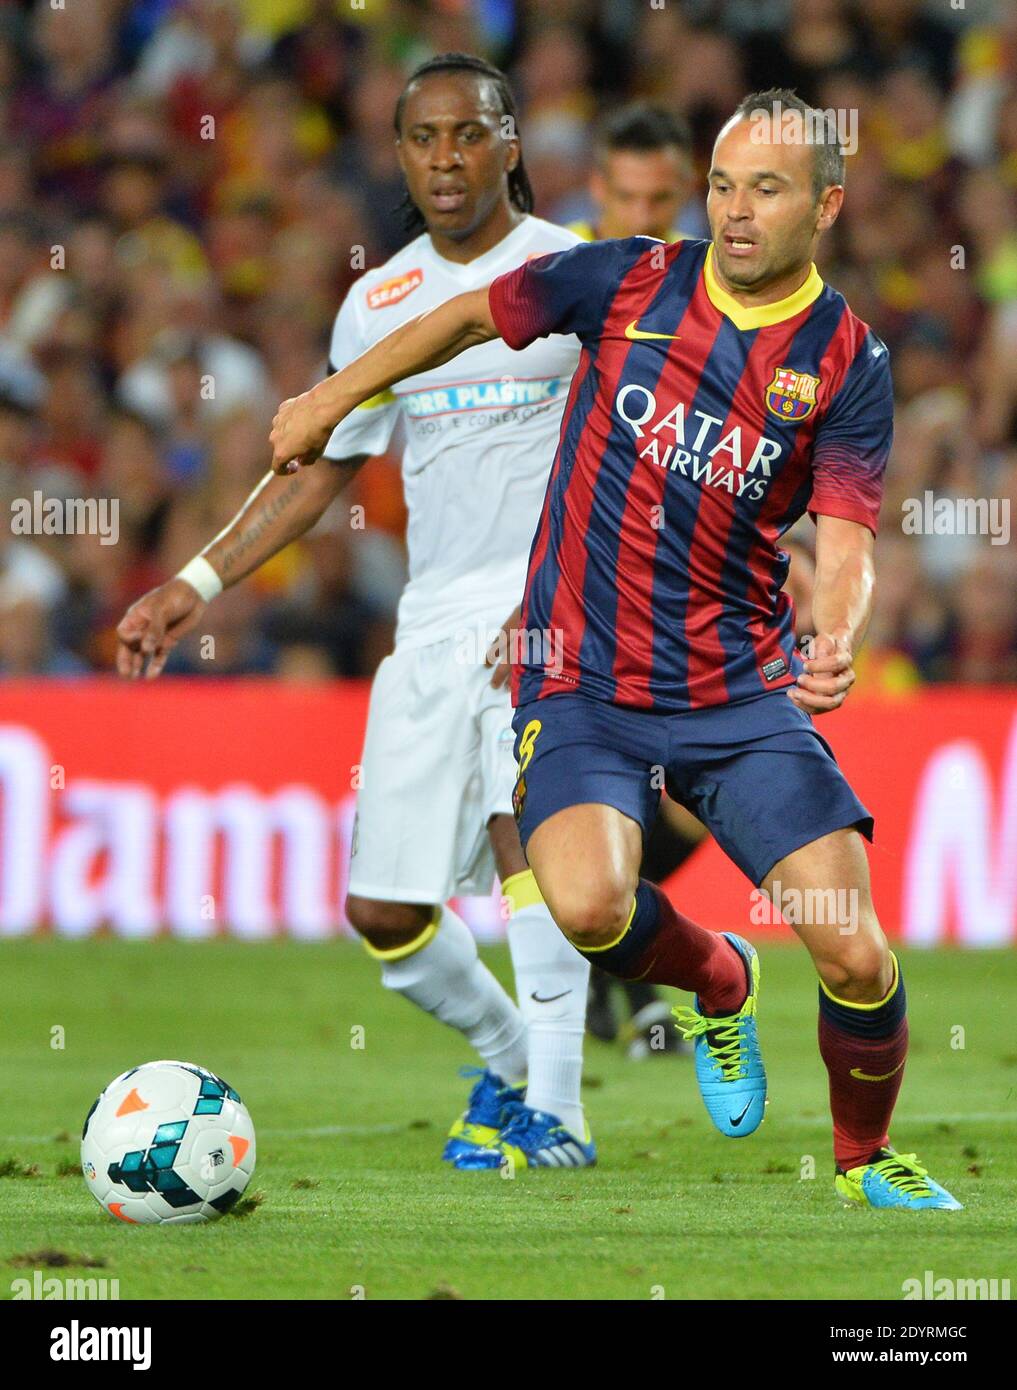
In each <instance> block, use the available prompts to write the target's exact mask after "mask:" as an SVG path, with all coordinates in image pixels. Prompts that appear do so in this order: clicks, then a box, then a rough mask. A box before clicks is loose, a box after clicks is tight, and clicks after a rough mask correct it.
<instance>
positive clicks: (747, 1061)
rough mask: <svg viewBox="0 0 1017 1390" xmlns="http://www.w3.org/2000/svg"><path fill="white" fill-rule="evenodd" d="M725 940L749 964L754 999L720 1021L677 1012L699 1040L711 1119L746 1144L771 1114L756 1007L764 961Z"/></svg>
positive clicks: (737, 940)
mask: <svg viewBox="0 0 1017 1390" xmlns="http://www.w3.org/2000/svg"><path fill="white" fill-rule="evenodd" d="M723 935H724V936H725V937H726V938H727V940H728V941H729V942H730V943H731V945H732V946H733V947H734V949H735V950H736V951H737V952H738V954H739V955H740V956H741V958H742V960H743V961H744V962H745V978H746V984H747V985H748V994H747V995H746V997H745V1003H744V1004H743V1005H742V1006H741V1008H740V1009H739V1010H738V1012H737V1013H736V1014H730V1015H728V1016H726V1017H717V1018H714V1017H712V1016H709V1015H704V1014H702V1013H701V1012H700V1004H699V996H698V995H696V997H695V999H694V1000H693V1007H692V1008H689V1007H688V1006H687V1005H686V1006H683V1007H681V1008H677V1009H675V1010H673V1012H674V1016H675V1019H676V1020H677V1024H678V1030H679V1032H680V1033H681V1035H682V1037H683V1038H686V1039H688V1040H689V1041H692V1040H695V1046H696V1080H697V1081H698V1082H699V1092H700V1095H701V1096H702V1097H703V1104H704V1105H705V1106H706V1110H707V1113H708V1114H709V1116H710V1119H711V1120H712V1121H713V1123H714V1124H715V1125H716V1126H717V1128H718V1129H719V1130H720V1132H721V1134H726V1135H727V1136H728V1138H729V1139H743V1138H745V1136H746V1135H748V1134H751V1133H752V1132H753V1130H756V1129H758V1128H759V1126H760V1124H761V1123H762V1120H763V1114H764V1112H765V1109H766V1070H765V1068H764V1066H763V1058H762V1055H761V1053H760V1051H759V1034H758V1030H757V1028H756V1004H757V1001H758V998H759V957H758V955H757V954H756V951H755V948H754V947H752V946H751V945H750V944H749V942H747V941H746V940H744V938H743V937H740V936H736V935H735V934H734V932H728V931H726V932H724V933H723Z"/></svg>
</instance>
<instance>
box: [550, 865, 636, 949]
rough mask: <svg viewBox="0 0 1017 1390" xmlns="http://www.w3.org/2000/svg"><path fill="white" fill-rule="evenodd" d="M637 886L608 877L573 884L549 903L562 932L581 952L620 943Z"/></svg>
mask: <svg viewBox="0 0 1017 1390" xmlns="http://www.w3.org/2000/svg"><path fill="white" fill-rule="evenodd" d="M633 892H634V885H630V884H627V883H623V882H622V881H621V880H617V879H614V878H612V877H609V876H604V877H602V878H593V879H589V880H587V881H586V882H585V883H578V882H574V883H571V884H570V885H569V887H568V889H567V890H566V891H564V892H563V893H562V894H560V895H559V896H558V897H557V898H555V899H554V901H553V902H552V903H550V904H549V905H550V907H551V912H552V915H553V917H554V919H555V921H556V922H557V923H558V925H559V927H560V928H561V930H562V931H563V932H564V933H565V935H566V936H567V937H568V939H569V940H570V941H571V942H572V943H573V945H575V946H578V947H579V949H580V950H583V949H588V948H589V947H591V946H606V945H608V944H609V943H610V942H612V941H615V940H617V938H618V937H619V936H620V935H621V933H622V932H623V931H624V929H625V924H626V922H627V921H628V919H629V914H630V913H631V911H632V894H633Z"/></svg>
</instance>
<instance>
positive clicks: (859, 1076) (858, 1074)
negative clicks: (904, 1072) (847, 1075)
mask: <svg viewBox="0 0 1017 1390" xmlns="http://www.w3.org/2000/svg"><path fill="white" fill-rule="evenodd" d="M906 1060H907V1059H906V1058H905V1061H906ZM903 1065H904V1062H898V1063H897V1065H896V1066H895V1067H894V1069H893V1071H888V1072H885V1073H884V1074H883V1075H882V1076H870V1075H869V1073H868V1072H867V1071H862V1069H861V1067H852V1068H851V1075H852V1076H853V1077H854V1078H855V1080H856V1081H889V1080H890V1077H891V1076H895V1075H896V1074H897V1072H899V1071H900V1069H901V1067H902V1066H903Z"/></svg>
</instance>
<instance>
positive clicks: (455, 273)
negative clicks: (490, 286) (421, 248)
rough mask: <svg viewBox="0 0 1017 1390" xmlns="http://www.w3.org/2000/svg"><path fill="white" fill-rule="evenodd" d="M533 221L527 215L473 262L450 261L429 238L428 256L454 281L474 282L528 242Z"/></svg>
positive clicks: (425, 234)
mask: <svg viewBox="0 0 1017 1390" xmlns="http://www.w3.org/2000/svg"><path fill="white" fill-rule="evenodd" d="M532 223H533V219H532V217H531V216H530V215H529V214H526V215H525V216H524V217H523V219H522V221H521V222H519V223H518V224H517V225H516V226H515V227H513V228H512V230H511V231H510V232H508V233H507V234H506V235H505V236H503V237H502V239H501V241H496V242H495V243H494V245H493V246H489V247H488V248H487V250H486V251H485V252H484V253H483V255H481V256H475V257H474V258H473V260H472V261H450V260H449V259H448V258H447V257H446V256H442V255H441V254H440V253H439V252H438V251H436V250H435V249H434V242H433V241H432V240H431V238H430V237H429V236H428V235H427V233H426V232H425V233H424V236H425V237H427V254H428V255H430V256H432V257H433V258H434V260H435V261H436V262H437V264H438V265H439V266H441V268H442V270H443V271H444V272H445V274H446V275H450V276H451V277H452V278H453V279H454V280H473V279H476V277H477V276H478V275H480V276H482V277H483V274H484V272H485V270H486V268H487V267H488V266H491V265H493V264H495V263H497V262H498V261H500V260H501V259H502V257H507V256H509V255H510V254H511V253H512V252H513V251H514V250H515V247H516V245H517V243H518V242H521V241H526V240H527V239H528V238H529V235H530V230H531V227H532Z"/></svg>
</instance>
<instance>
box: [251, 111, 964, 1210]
mask: <svg viewBox="0 0 1017 1390" xmlns="http://www.w3.org/2000/svg"><path fill="white" fill-rule="evenodd" d="M833 124H834V123H833V121H832V120H831V119H830V118H829V117H827V116H824V114H823V113H822V112H817V111H812V110H810V108H808V107H807V106H805V104H804V103H803V102H802V101H801V100H800V99H799V98H798V97H797V96H796V95H795V94H794V93H792V92H789V91H780V90H778V91H769V92H765V93H755V94H753V95H752V96H750V97H748V98H746V100H745V101H744V102H743V103H742V104H741V105H740V106H739V108H738V110H737V111H736V112H735V113H734V115H733V116H732V117H731V118H730V120H729V121H728V122H727V123H726V124H725V126H724V127H723V128H722V130H721V132H720V134H719V136H718V138H717V142H716V144H715V147H714V152H713V163H712V167H711V170H710V176H709V194H708V203H707V207H708V213H709V218H710V228H711V239H710V241H709V242H705V241H703V242H699V241H682V242H679V243H677V244H676V245H674V246H664V245H662V244H660V243H654V242H650V241H646V240H643V239H641V238H632V239H629V240H622V241H609V242H597V243H592V244H590V245H585V246H580V247H577V248H575V249H574V250H572V251H566V252H563V253H560V254H559V255H556V256H549V257H547V258H545V259H543V260H538V261H531V262H529V263H528V264H526V265H525V266H523V267H521V268H520V269H519V270H517V271H513V272H511V273H510V274H508V275H505V276H501V277H499V278H498V279H497V280H495V281H494V282H493V284H492V285H491V286H490V287H489V290H488V293H487V294H486V295H485V294H483V293H475V294H472V295H463V296H460V297H459V298H457V299H454V300H452V301H450V302H449V303H448V304H446V305H445V306H443V308H442V309H440V310H436V311H435V312H434V313H433V314H429V315H426V316H424V317H423V318H420V319H418V320H417V321H416V322H414V323H410V324H407V325H406V327H405V328H404V329H402V330H401V331H400V332H398V333H395V334H393V335H392V336H391V337H390V338H389V339H387V341H386V342H385V343H384V344H383V345H382V346H381V347H380V348H378V349H375V350H374V351H372V352H369V353H367V354H365V355H364V356H363V357H362V358H361V359H360V360H359V361H357V362H355V363H353V364H351V366H350V367H349V368H348V369H347V370H346V371H345V372H340V373H339V374H338V375H337V376H334V377H332V378H330V379H329V380H328V381H326V382H324V383H321V384H320V386H319V387H317V388H316V389H315V390H314V391H312V392H311V393H309V394H308V395H305V396H303V397H300V398H297V399H296V400H294V401H289V402H284V403H283V405H282V406H281V407H280V410H279V413H278V414H277V416H276V420H275V424H274V428H273V436H272V438H273V444H274V459H273V466H274V467H275V468H277V469H279V470H280V471H285V470H287V469H295V468H296V467H297V466H298V463H299V462H313V460H314V458H315V457H316V456H317V454H318V453H319V452H320V450H321V448H322V447H323V445H324V443H325V442H326V440H327V438H328V435H329V432H330V430H331V428H332V427H333V425H334V423H335V421H336V420H337V419H340V418H342V417H343V416H345V415H346V413H347V412H348V411H349V410H351V409H354V408H355V407H356V405H357V403H358V402H359V401H361V400H363V399H365V398H366V397H369V396H371V395H373V394H374V393H375V392H376V391H378V390H380V389H383V388H384V387H385V386H387V385H389V384H390V383H391V382H393V381H398V380H400V379H401V378H402V377H403V376H405V375H406V374H407V373H409V372H411V371H418V370H420V369H421V368H422V367H424V366H425V365H431V364H435V363H438V362H446V361H448V360H449V359H450V358H452V357H453V356H455V355H456V354H457V353H458V352H460V351H462V350H463V348H465V347H467V346H469V345H471V344H474V343H478V342H485V341H487V340H488V339H489V338H490V337H492V336H495V335H497V336H500V337H502V338H504V339H505V341H506V342H508V343H509V344H510V345H511V346H513V347H517V348H519V347H522V346H523V345H524V344H526V343H529V342H532V341H534V339H536V338H538V337H541V336H542V335H545V334H554V333H575V334H576V335H577V336H578V337H579V340H580V342H581V343H582V345H583V352H582V357H581V360H580V365H579V368H578V370H577V372H576V374H575V376H574V378H573V381H572V387H571V391H570V394H569V402H568V405H567V407H566V412H565V417H564V420H563V424H562V431H561V436H560V441H559V446H558V451H557V454H556V457H555V462H554V467H553V470H552V474H551V480H550V483H549V486H548V493H547V497H546V500H545V503H544V509H543V513H542V516H541V520H540V524H539V526H538V528H537V532H536V535H535V537H534V541H533V546H532V549H531V554H530V565H529V571H528V576H527V582H526V589H525V593H524V598H523V607H522V625H523V629H524V630H525V631H528V632H530V633H532V632H534V631H535V632H536V633H537V634H538V635H539V634H542V633H554V634H561V639H562V640H561V649H560V651H559V652H558V659H557V660H556V661H555V662H554V663H553V664H552V663H550V662H548V661H547V660H546V659H543V649H542V644H541V643H540V642H539V641H538V642H536V643H532V642H531V643H529V644H528V650H526V651H525V652H523V653H521V659H520V661H519V662H518V663H517V665H516V667H515V668H514V670H513V696H514V700H515V703H516V715H515V721H514V723H515V729H516V735H517V739H516V750H517V756H518V759H519V767H520V775H519V780H518V782H517V785H516V814H517V819H518V822H519V826H520V831H521V834H522V838H523V843H524V846H525V848H526V852H527V857H528V859H529V863H530V865H531V867H532V869H533V870H534V873H535V874H536V878H537V882H538V883H539V885H540V888H541V891H542V893H543V895H544V899H545V901H546V902H547V903H548V905H549V906H550V908H551V911H552V914H553V915H554V918H555V920H556V921H557V923H558V925H559V927H560V928H561V929H562V931H563V933H564V934H565V935H566V936H567V937H568V938H569V940H570V941H572V942H573V943H574V944H575V945H576V946H577V948H578V949H579V950H580V951H582V952H583V953H584V954H585V955H587V956H588V957H589V959H591V960H596V961H597V963H598V964H600V965H601V966H602V967H603V968H605V969H607V970H609V971H610V972H611V973H613V974H616V975H618V976H619V977H621V978H623V979H624V978H633V977H636V978H641V979H647V980H650V981H653V982H658V983H661V984H668V985H674V986H677V987H678V988H681V989H688V990H692V991H694V992H695V996H696V997H695V1001H694V1004H693V1006H692V1007H691V1008H685V1009H682V1010H679V1011H678V1014H679V1025H680V1026H681V1027H682V1029H683V1032H684V1033H685V1035H686V1036H687V1037H690V1038H694V1039H695V1041H696V1071H697V1077H698V1079H699V1084H700V1091H701V1093H702V1096H703V1099H704V1102H705V1104H706V1108H707V1110H708V1112H709V1114H710V1116H711V1118H712V1120H713V1122H714V1123H715V1124H716V1125H717V1127H718V1128H719V1129H720V1130H721V1132H722V1133H724V1134H727V1135H730V1136H731V1137H735V1138H737V1137H740V1136H743V1135H747V1134H749V1133H751V1132H752V1131H753V1130H754V1129H755V1128H756V1127H757V1126H758V1125H759V1123H760V1121H761V1120H762V1118H763V1113H764V1105H765V1100H766V1075H765V1071H764V1068H763V1063H762V1058H761V1054H760V1050H759V1039H758V1032H757V1004H758V998H759V963H758V957H757V956H756V953H755V951H754V950H753V948H752V947H751V945H750V944H749V943H748V942H747V941H745V940H744V939H743V938H742V937H740V936H738V935H736V934H734V933H726V932H725V933H722V934H717V933H714V932H712V931H709V930H706V929H705V928H703V927H701V926H699V925H697V924H696V923H694V922H692V921H690V920H688V919H687V918H686V917H684V916H683V915H682V914H681V913H679V912H678V911H676V909H675V908H674V907H673V906H672V905H671V903H670V902H669V900H668V899H667V898H666V897H665V896H664V895H663V894H662V893H661V892H660V891H659V889H657V888H655V887H654V886H653V885H652V884H650V883H648V882H646V881H645V880H642V881H640V879H639V877H638V873H639V863H640V858H641V855H642V837H643V832H644V830H645V828H646V827H647V826H648V825H649V823H650V821H651V819H652V817H653V815H654V814H655V811H656V806H657V801H658V798H659V788H660V783H661V780H663V781H664V782H665V784H666V785H667V787H668V790H669V791H670V792H671V793H672V795H674V796H675V797H676V798H677V799H679V800H681V801H683V802H684V803H685V804H686V805H688V806H690V807H691V809H693V810H694V811H695V812H696V814H697V815H698V816H699V817H700V819H702V820H703V821H704V823H705V824H706V825H707V827H708V828H709V829H710V831H711V832H712V833H713V835H714V837H715V838H716V839H717V841H718V842H719V843H720V845H721V846H722V847H723V849H724V850H725V851H726V853H727V854H728V855H729V857H730V858H731V859H732V860H733V861H734V863H735V864H737V865H738V867H739V868H740V869H742V871H743V872H744V873H745V874H746V875H747V877H748V878H749V880H750V882H751V883H753V884H754V885H758V886H759V887H761V888H762V889H763V890H764V891H766V892H768V893H769V894H770V895H771V896H773V895H774V894H775V893H776V892H777V889H778V885H779V887H780V901H781V904H782V905H784V904H785V903H786V902H787V901H789V900H790V901H793V902H797V903H798V904H801V905H802V906H803V910H802V911H801V912H800V913H799V914H798V915H797V920H795V921H794V923H793V925H794V926H795V929H796V931H797V932H798V935H799V936H800V938H801V939H802V941H803V942H804V943H805V945H806V947H807V948H808V950H809V952H810V954H811V956H812V959H813V963H814V965H815V967H816V971H817V973H818V975H819V1046H820V1052H821V1054H822V1058H823V1061H824V1063H825V1065H826V1068H827V1073H828V1077H829V1094H830V1105H831V1110H832V1115H833V1137H834V1156H835V1160H836V1169H835V1186H836V1189H837V1191H838V1192H839V1194H840V1195H841V1196H842V1197H843V1198H844V1199H845V1200H847V1201H849V1202H855V1203H859V1204H862V1205H871V1206H874V1207H908V1208H912V1209H930V1208H946V1209H956V1208H957V1207H959V1205H960V1204H959V1203H958V1202H957V1201H956V1199H955V1198H953V1197H952V1196H951V1195H950V1194H949V1193H948V1192H947V1191H946V1190H945V1189H944V1188H943V1187H942V1186H941V1185H940V1184H939V1183H937V1182H935V1181H934V1180H933V1179H932V1178H931V1177H930V1176H929V1175H928V1173H927V1172H926V1170H925V1169H924V1167H923V1166H922V1165H921V1164H920V1163H919V1162H918V1160H917V1158H916V1157H915V1155H914V1154H901V1153H898V1152H895V1151H894V1149H892V1148H891V1146H890V1137H889V1130H890V1122H891V1118H892V1114H893V1109H894V1106H895V1103H896V1099H897V1095H898V1092H899V1089H900V1085H901V1079H902V1073H903V1069H904V1065H905V1061H906V1057H907V1038H908V1024H907V1016H906V1007H905V995H904V982H903V979H902V975H901V970H900V965H899V962H898V961H897V959H896V957H895V955H894V954H893V952H891V950H890V949H889V946H888V944H887V941H886V938H885V936H884V935H883V932H882V929H881V927H880V924H879V921H878V919H877V916H876V913H875V909H874V907H873V904H872V898H871V892H870V885H869V873H868V861H867V859H866V855H865V850H864V846H863V843H862V841H863V838H870V839H871V836H872V832H873V819H872V816H871V814H870V813H869V811H868V810H867V809H866V808H865V807H864V806H863V805H862V803H861V802H860V801H859V800H858V798H857V797H856V796H855V794H854V792H853V791H852V790H851V788H850V786H849V785H848V783H847V781H846V779H845V777H844V776H843V774H842V773H841V772H840V770H839V768H838V767H837V764H836V761H835V759H834V757H833V754H832V752H831V750H830V748H829V746H828V745H827V743H826V742H825V740H824V739H823V738H822V737H821V736H820V734H819V733H818V732H817V730H816V729H815V728H814V727H813V718H812V717H813V716H814V715H820V714H824V713H826V712H827V711H830V710H835V709H837V708H838V707H839V706H840V705H841V704H842V703H843V701H844V699H845V698H846V697H847V695H848V692H849V691H850V688H851V685H852V684H853V681H854V671H853V664H852V663H853V653H854V651H855V649H856V648H857V647H858V645H859V644H860V642H861V640H862V638H863V636H864V633H865V628H866V626H867V623H868V619H869V614H870V612H871V605H872V594H873V582H874V576H873V561H872V552H873V537H874V534H875V531H876V528H877V518H878V513H879V505H880V499H881V493H882V479H883V473H884V470H885V467H886V462H887V457H888V454H889V450H890V444H891V438H892V433H893V391H892V383H891V378H890V368H889V362H888V360H887V351H886V348H885V346H884V345H883V343H881V342H880V341H879V339H878V338H877V337H876V335H875V334H874V333H873V332H872V331H871V330H870V329H869V328H868V326H867V325H866V324H864V323H862V322H861V321H860V320H859V319H858V318H857V317H856V316H855V315H854V314H853V313H852V312H851V310H850V308H849V307H848V305H847V304H846V302H845V300H844V298H843V296H841V295H840V294H838V293H837V292H836V290H834V289H833V288H832V287H831V286H829V285H826V284H824V282H823V280H822V278H821V277H820V275H819V272H818V271H817V269H816V266H815V263H814V256H815V252H816V248H817V245H818V243H819V239H820V237H821V236H822V235H823V233H824V232H826V231H827V230H828V229H829V228H830V227H831V226H832V225H833V223H834V221H835V220H836V217H837V214H838V212H839V210H840V208H841V205H842V202H843V198H844V161H843V154H842V151H841V149H840V146H839V141H838V139H837V135H836V131H835V130H834V129H833ZM806 512H809V513H810V514H811V515H812V516H813V518H814V519H815V522H816V582H815V589H814V593H813V601H812V611H813V621H814V624H815V627H816V635H815V637H814V639H813V641H812V643H811V646H810V648H809V651H808V654H807V655H806V656H805V657H804V658H803V657H802V656H800V655H799V653H798V651H797V650H796V647H795V642H794V632H793V614H792V611H791V604H790V602H789V601H788V599H787V597H786V595H784V594H783V593H782V591H781V582H782V580H783V578H784V574H785V571H786V565H787V558H786V555H785V554H784V552H783V551H782V550H781V547H780V538H781V536H782V535H783V533H784V532H785V531H786V530H787V529H788V528H789V527H790V526H791V525H792V524H793V523H794V522H795V521H796V520H797V519H798V518H799V517H801V516H803V515H804V514H805V513H806ZM556 650H557V649H556ZM831 890H835V895H836V897H837V898H838V900H839V901H843V902H845V903H847V904H850V907H849V909H848V910H847V911H846V912H845V913H843V914H840V915H839V920H834V921H829V920H826V917H825V914H824V913H823V912H819V913H816V912H815V911H808V910H804V909H805V908H806V907H807V906H811V905H813V904H815V903H817V902H825V901H827V900H828V899H827V895H829V894H830V892H831ZM836 890H839V892H838V891H836ZM834 916H835V919H836V918H837V917H838V914H834Z"/></svg>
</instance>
